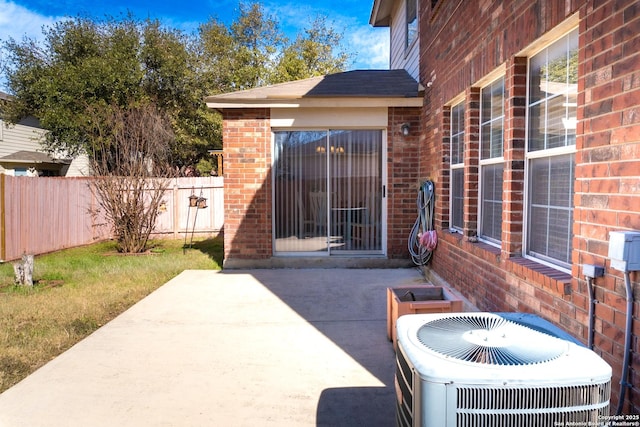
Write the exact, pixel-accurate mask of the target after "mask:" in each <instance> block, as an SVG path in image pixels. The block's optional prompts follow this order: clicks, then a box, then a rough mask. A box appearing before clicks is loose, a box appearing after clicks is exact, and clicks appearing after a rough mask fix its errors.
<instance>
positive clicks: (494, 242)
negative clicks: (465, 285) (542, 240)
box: [478, 75, 505, 247]
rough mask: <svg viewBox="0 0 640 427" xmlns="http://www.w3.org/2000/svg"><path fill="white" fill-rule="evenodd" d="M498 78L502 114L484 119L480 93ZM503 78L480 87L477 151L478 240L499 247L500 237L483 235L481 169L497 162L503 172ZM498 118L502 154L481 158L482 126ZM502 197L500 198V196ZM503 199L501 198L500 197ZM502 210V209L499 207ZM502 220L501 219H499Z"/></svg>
mask: <svg viewBox="0 0 640 427" xmlns="http://www.w3.org/2000/svg"><path fill="white" fill-rule="evenodd" d="M499 80H502V114H501V115H500V116H498V117H490V118H489V119H488V120H485V117H483V115H482V112H483V111H484V105H483V101H482V100H483V97H482V93H483V91H484V90H485V89H490V88H491V86H493V85H494V84H495V83H496V82H498V81H499ZM504 84H505V79H504V75H501V76H500V77H498V78H496V79H494V80H493V81H491V82H489V83H487V84H486V85H485V86H483V87H482V88H481V89H480V132H479V140H480V141H479V142H480V144H479V147H480V152H479V156H478V157H479V161H478V164H479V167H480V168H479V169H480V170H479V173H478V187H479V188H480V192H479V200H478V238H479V239H480V240H482V241H483V242H485V243H488V244H490V245H493V246H496V247H500V246H501V242H502V237H500V238H499V239H495V238H492V237H489V236H487V235H485V233H484V231H483V223H484V221H483V215H484V212H483V211H482V208H483V205H484V199H485V197H484V190H485V187H484V182H483V177H484V173H483V169H484V167H486V166H492V165H498V164H502V165H503V169H502V170H503V172H504V93H505V87H504ZM498 120H502V155H500V156H496V157H489V158H487V159H483V158H482V151H483V144H484V140H483V137H482V136H483V132H482V127H483V125H485V124H491V123H494V122H496V121H498ZM503 193H504V183H503V188H502V190H501V195H502V194H503ZM501 199H502V198H501ZM502 200H503V199H502ZM501 211H502V209H501ZM501 222H502V221H501Z"/></svg>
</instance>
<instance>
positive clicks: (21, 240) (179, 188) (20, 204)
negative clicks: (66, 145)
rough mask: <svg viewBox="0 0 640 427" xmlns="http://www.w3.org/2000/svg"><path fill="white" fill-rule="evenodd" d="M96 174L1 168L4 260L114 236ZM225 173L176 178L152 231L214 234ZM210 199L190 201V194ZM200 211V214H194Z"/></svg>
mask: <svg viewBox="0 0 640 427" xmlns="http://www.w3.org/2000/svg"><path fill="white" fill-rule="evenodd" d="M91 179H92V178H90V177H82V178H49V177H38V178H30V177H13V176H9V175H4V174H0V261H11V260H14V259H18V258H20V257H21V256H22V255H23V254H25V253H26V254H42V253H47V252H52V251H56V250H60V249H65V248H70V247H74V246H81V245H86V244H89V243H93V242H96V241H99V240H104V239H108V238H110V237H112V234H111V229H110V227H109V226H108V225H107V224H106V221H105V219H104V216H103V215H101V214H100V213H98V214H96V213H95V212H96V210H97V209H98V203H97V201H96V200H95V197H94V196H93V194H92V192H91V190H90V188H89V182H90V180H91ZM223 182H224V181H223V178H221V177H206V178H202V177H198V178H176V179H173V180H172V183H171V185H170V186H169V189H168V190H167V192H166V194H165V197H164V203H163V205H162V209H161V211H162V212H161V213H160V215H159V216H158V219H157V221H156V230H155V233H154V237H171V238H178V237H185V236H186V233H189V234H188V235H189V237H190V236H191V233H193V234H195V235H202V234H205V235H212V234H217V233H219V232H220V231H221V230H222V227H223V224H224V210H223V209H224V208H223ZM192 194H195V195H196V196H198V197H204V198H206V199H207V206H208V207H207V208H206V209H196V208H190V207H189V196H190V195H192ZM196 212H197V214H196Z"/></svg>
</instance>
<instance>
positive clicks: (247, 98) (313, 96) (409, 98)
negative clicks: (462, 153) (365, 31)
mask: <svg viewBox="0 0 640 427" xmlns="http://www.w3.org/2000/svg"><path fill="white" fill-rule="evenodd" d="M422 91H423V88H422V87H421V86H420V84H419V83H418V82H416V81H415V79H414V78H413V77H411V76H410V75H409V73H407V71H406V70H355V71H347V72H344V73H336V74H329V75H326V76H320V77H312V78H309V79H304V80H297V81H293V82H287V83H281V84H277V85H272V86H264V87H260V88H255V89H249V90H243V91H238V92H232V93H225V94H220V95H213V96H208V97H206V98H205V102H206V103H207V106H208V107H210V108H215V109H224V108H251V107H272V108H273V107H280V108H296V107H338V106H339V107H391V106H393V107H404V106H406V107H416V106H418V107H419V106H422Z"/></svg>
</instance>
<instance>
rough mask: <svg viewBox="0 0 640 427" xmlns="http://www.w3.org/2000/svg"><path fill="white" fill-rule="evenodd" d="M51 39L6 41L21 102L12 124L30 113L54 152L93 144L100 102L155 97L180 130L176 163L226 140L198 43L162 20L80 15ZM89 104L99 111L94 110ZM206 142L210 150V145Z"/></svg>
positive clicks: (49, 34)
mask: <svg viewBox="0 0 640 427" xmlns="http://www.w3.org/2000/svg"><path fill="white" fill-rule="evenodd" d="M44 33H45V35H46V41H45V42H44V43H43V44H38V43H36V42H35V41H32V40H25V41H22V42H17V41H15V40H13V39H10V40H9V41H8V42H6V43H5V50H6V51H7V52H8V53H9V55H8V62H9V63H10V64H12V68H10V69H9V72H8V82H9V86H10V88H11V90H12V92H13V94H14V96H15V100H16V102H13V103H11V105H10V106H9V108H8V111H7V118H8V120H9V121H13V122H16V121H18V120H20V119H21V118H23V117H25V116H27V115H33V116H36V117H38V118H39V119H40V122H41V124H42V126H43V127H44V128H45V129H47V130H48V131H49V132H48V133H47V134H46V138H47V139H46V141H44V145H45V148H46V149H47V150H48V151H50V152H64V153H66V154H71V155H74V154H78V153H81V152H87V153H88V154H90V155H91V154H92V153H91V152H90V151H89V150H90V149H91V148H92V144H91V141H92V139H93V138H95V137H96V135H95V134H94V133H93V132H95V130H96V127H95V126H94V125H95V121H96V120H105V119H107V118H110V117H105V118H100V117H98V116H96V112H97V111H103V109H101V108H99V107H105V106H112V107H113V106H117V107H120V108H125V109H126V108H128V107H130V106H132V105H135V104H139V103H142V102H153V103H154V104H155V105H157V106H158V108H159V109H160V110H161V111H162V112H163V113H166V114H167V115H168V117H169V118H170V122H171V125H172V127H173V129H174V135H175V139H174V141H173V142H172V149H173V152H174V157H173V160H174V162H175V164H176V166H177V167H180V166H183V165H185V164H192V163H195V162H197V160H198V158H199V156H200V155H201V154H202V152H203V151H204V152H206V147H207V146H209V145H210V144H211V141H212V140H214V139H216V138H218V139H219V128H218V127H217V124H216V120H215V114H213V113H211V112H208V111H207V110H206V107H205V106H204V105H203V102H202V97H203V96H202V93H201V92H199V91H198V90H196V88H197V87H199V76H198V75H197V74H196V73H195V69H196V67H195V64H194V61H195V60H196V56H195V55H194V54H193V51H192V50H191V49H192V44H193V41H192V40H191V39H190V38H189V37H187V36H185V35H184V34H183V33H181V32H179V31H176V30H170V29H166V28H163V27H162V26H161V25H160V24H159V22H157V21H151V20H146V21H143V22H137V21H135V20H134V19H133V18H131V17H127V18H125V19H121V20H115V19H112V18H110V19H107V20H106V21H103V22H98V21H93V20H91V19H88V18H75V19H70V20H66V21H62V22H58V23H57V24H55V25H54V26H53V27H51V28H48V29H45V30H44ZM87 106H89V107H91V108H93V110H92V111H91V115H90V116H89V115H88V110H87ZM203 147H204V148H203Z"/></svg>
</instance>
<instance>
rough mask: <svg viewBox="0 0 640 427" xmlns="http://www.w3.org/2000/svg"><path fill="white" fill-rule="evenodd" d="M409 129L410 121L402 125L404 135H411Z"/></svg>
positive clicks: (401, 130) (401, 129)
mask: <svg viewBox="0 0 640 427" xmlns="http://www.w3.org/2000/svg"><path fill="white" fill-rule="evenodd" d="M409 130H410V126H409V123H403V124H402V125H401V126H400V132H401V133H402V135H403V136H409Z"/></svg>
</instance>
